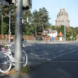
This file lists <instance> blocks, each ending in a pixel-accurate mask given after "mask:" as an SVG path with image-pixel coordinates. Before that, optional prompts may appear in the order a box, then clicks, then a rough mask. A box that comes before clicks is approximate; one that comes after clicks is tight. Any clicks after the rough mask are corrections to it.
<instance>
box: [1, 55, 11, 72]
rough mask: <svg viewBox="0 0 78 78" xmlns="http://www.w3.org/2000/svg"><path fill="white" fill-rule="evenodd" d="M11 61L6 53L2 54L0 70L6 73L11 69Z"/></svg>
mask: <svg viewBox="0 0 78 78" xmlns="http://www.w3.org/2000/svg"><path fill="white" fill-rule="evenodd" d="M11 66H12V62H11V61H10V58H9V56H8V54H3V56H2V58H1V59H0V72H1V73H6V72H8V71H9V70H10V69H11Z"/></svg>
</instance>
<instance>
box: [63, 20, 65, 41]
mask: <svg viewBox="0 0 78 78" xmlns="http://www.w3.org/2000/svg"><path fill="white" fill-rule="evenodd" d="M63 23H64V24H63V25H64V41H66V26H65V21H64V20H63Z"/></svg>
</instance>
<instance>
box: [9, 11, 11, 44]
mask: <svg viewBox="0 0 78 78" xmlns="http://www.w3.org/2000/svg"><path fill="white" fill-rule="evenodd" d="M10 36H11V11H10V12H9V43H10Z"/></svg>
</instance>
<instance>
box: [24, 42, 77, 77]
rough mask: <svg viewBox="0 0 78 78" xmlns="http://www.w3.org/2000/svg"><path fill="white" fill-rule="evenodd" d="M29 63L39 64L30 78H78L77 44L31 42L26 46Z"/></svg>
mask: <svg viewBox="0 0 78 78" xmlns="http://www.w3.org/2000/svg"><path fill="white" fill-rule="evenodd" d="M26 52H27V53H28V56H29V62H31V64H33V63H34V64H37V63H38V64H39V63H42V64H40V65H39V66H38V67H37V68H36V69H34V71H32V72H31V73H30V74H29V76H30V78H78V44H77V43H69V44H32V46H30V47H27V48H26Z"/></svg>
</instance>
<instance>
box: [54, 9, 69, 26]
mask: <svg viewBox="0 0 78 78" xmlns="http://www.w3.org/2000/svg"><path fill="white" fill-rule="evenodd" d="M55 25H56V26H61V25H65V26H66V27H69V26H70V21H69V18H68V13H67V12H66V11H65V9H64V8H62V9H60V11H59V13H58V14H57V18H56V20H55Z"/></svg>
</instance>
